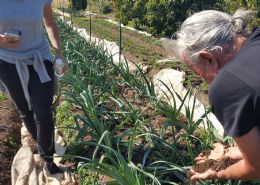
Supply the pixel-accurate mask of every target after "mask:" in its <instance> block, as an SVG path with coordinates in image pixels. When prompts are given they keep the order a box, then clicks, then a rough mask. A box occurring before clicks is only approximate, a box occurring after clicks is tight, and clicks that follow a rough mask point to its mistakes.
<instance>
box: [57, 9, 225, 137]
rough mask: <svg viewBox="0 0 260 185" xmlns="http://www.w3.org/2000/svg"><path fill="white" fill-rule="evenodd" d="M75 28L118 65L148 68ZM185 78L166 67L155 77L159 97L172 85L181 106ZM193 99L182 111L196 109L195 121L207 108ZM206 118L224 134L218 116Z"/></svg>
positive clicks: (106, 42) (182, 74) (184, 112)
mask: <svg viewBox="0 0 260 185" xmlns="http://www.w3.org/2000/svg"><path fill="white" fill-rule="evenodd" d="M59 13H60V12H59ZM67 24H69V25H71V22H67ZM73 29H74V30H76V31H77V32H78V33H79V35H80V36H82V37H83V38H85V39H86V40H87V41H90V42H92V43H94V44H96V45H100V46H102V47H103V48H104V50H105V51H106V52H107V53H108V54H109V55H110V56H112V59H113V62H114V63H115V64H116V65H122V66H127V68H129V71H130V72H131V73H134V72H135V71H136V70H138V68H141V70H143V71H145V70H147V68H148V66H143V65H142V63H141V64H138V65H136V64H134V63H132V62H130V61H129V60H127V59H126V58H125V57H124V56H123V55H121V54H120V52H119V47H118V46H117V44H116V43H114V42H110V41H107V40H105V39H104V40H100V39H99V38H96V37H90V35H89V34H88V33H87V32H86V29H84V28H76V27H73ZM166 71H167V72H166ZM176 77H177V78H176ZM180 77H181V78H180ZM184 78H185V77H184V73H181V72H178V71H176V70H172V69H164V70H162V71H160V72H159V73H158V74H157V75H156V76H155V77H154V84H155V89H156V93H157V96H159V97H162V96H165V93H167V91H168V90H169V89H167V88H168V87H170V91H175V92H176V93H175V97H172V98H171V99H169V102H171V103H172V101H173V99H176V101H175V104H176V105H175V106H176V107H178V108H179V107H180V106H182V105H181V101H180V99H179V98H177V96H176V94H178V95H179V96H180V97H181V98H184V97H185V94H187V90H186V89H185V88H184V86H183V85H182V84H183V82H184ZM165 85H166V86H165ZM162 86H164V87H162ZM168 95H169V92H168ZM168 97H169V96H168ZM193 99H195V97H193V96H191V97H189V100H186V101H185V102H184V106H182V109H181V112H182V113H183V114H186V110H185V107H188V109H194V110H193V112H194V113H193V114H194V115H193V116H192V117H193V118H192V119H193V121H199V119H200V118H201V117H202V116H203V114H204V113H205V111H206V110H205V107H204V106H203V104H201V103H200V102H198V100H194V103H193ZM193 104H194V105H193ZM193 106H194V107H193ZM206 118H207V119H209V120H210V121H211V123H212V124H213V126H214V127H215V128H216V130H217V133H218V134H219V135H220V136H223V134H224V131H223V127H222V125H221V124H220V123H219V122H218V120H217V119H216V117H215V116H214V115H213V114H212V113H209V114H208V115H207V117H206ZM206 121H207V120H205V119H204V121H203V122H201V121H200V122H201V124H200V125H199V126H200V127H204V128H207V127H205V124H203V123H205V122H206Z"/></svg>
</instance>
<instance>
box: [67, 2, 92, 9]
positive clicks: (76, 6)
mask: <svg viewBox="0 0 260 185" xmlns="http://www.w3.org/2000/svg"><path fill="white" fill-rule="evenodd" d="M87 4H88V2H87V0H69V6H70V8H73V9H75V10H78V11H79V10H85V9H86V8H87Z"/></svg>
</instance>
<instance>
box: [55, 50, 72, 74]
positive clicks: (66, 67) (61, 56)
mask: <svg viewBox="0 0 260 185" xmlns="http://www.w3.org/2000/svg"><path fill="white" fill-rule="evenodd" d="M58 58H59V59H61V60H62V61H63V62H64V67H63V69H62V72H61V73H62V74H64V73H65V72H66V71H67V70H68V67H69V64H68V61H67V60H66V59H65V58H64V56H63V54H62V53H61V52H60V51H59V52H56V55H55V59H54V61H56V59H58Z"/></svg>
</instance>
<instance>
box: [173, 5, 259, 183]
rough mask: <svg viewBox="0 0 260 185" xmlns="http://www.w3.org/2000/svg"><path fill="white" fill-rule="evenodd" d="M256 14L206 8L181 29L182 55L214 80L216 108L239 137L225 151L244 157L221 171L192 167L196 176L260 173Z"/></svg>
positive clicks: (255, 176)
mask: <svg viewBox="0 0 260 185" xmlns="http://www.w3.org/2000/svg"><path fill="white" fill-rule="evenodd" d="M251 17H252V12H251V11H246V10H239V11H237V12H236V13H235V15H234V16H231V15H229V14H227V13H224V12H219V11H214V10H207V11H202V12H199V13H196V14H194V15H192V16H191V17H189V18H188V19H186V20H185V22H184V23H183V24H182V27H181V29H180V31H179V32H178V33H177V48H178V50H179V54H180V58H181V59H182V60H183V61H184V63H185V64H187V65H188V66H189V67H190V68H191V69H192V70H193V71H194V72H195V73H196V74H199V75H200V76H202V77H203V78H204V79H205V80H206V81H207V82H208V83H209V84H210V90H209V100H210V104H211V106H212V111H213V113H214V114H215V115H216V117H217V118H218V120H219V121H220V122H221V124H222V125H223V127H224V130H225V133H226V134H227V135H229V136H231V137H232V138H233V139H234V141H235V143H236V147H233V148H230V149H229V152H227V153H226V154H225V155H228V156H229V157H231V158H233V159H240V160H239V161H238V162H237V163H235V164H233V165H231V166H229V167H228V168H226V169H225V170H221V171H218V172H216V171H213V170H208V171H206V172H204V173H197V172H195V171H193V170H191V173H192V176H191V179H192V180H199V179H239V180H250V179H260V160H259V154H260V147H259V146H257V145H258V144H259V143H260V130H259V128H260V29H259V28H258V29H255V30H254V31H253V32H252V33H250V34H249V32H248V31H247V30H246V27H247V24H248V23H249V20H250V18H251ZM221 157H223V156H221V155H217V156H215V159H218V158H221ZM198 159H199V160H203V157H201V158H198Z"/></svg>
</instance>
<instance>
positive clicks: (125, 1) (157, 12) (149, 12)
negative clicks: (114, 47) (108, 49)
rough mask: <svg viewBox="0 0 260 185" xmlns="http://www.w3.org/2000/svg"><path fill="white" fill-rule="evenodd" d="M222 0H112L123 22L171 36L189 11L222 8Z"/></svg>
mask: <svg viewBox="0 0 260 185" xmlns="http://www.w3.org/2000/svg"><path fill="white" fill-rule="evenodd" d="M222 1H223V0H200V1H198V0H113V2H114V4H115V7H116V13H117V17H118V18H121V20H122V23H123V24H129V23H130V24H132V25H133V26H135V27H136V28H139V29H140V28H143V27H145V28H146V29H147V30H148V31H149V32H151V33H152V34H153V35H161V36H171V35H172V34H173V33H174V32H175V31H176V30H177V29H178V27H179V24H180V23H181V22H183V20H184V19H185V18H186V17H187V16H189V15H190V14H191V13H193V12H196V11H200V10H204V9H209V8H210V9H219V10H222V6H221V2H222Z"/></svg>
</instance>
